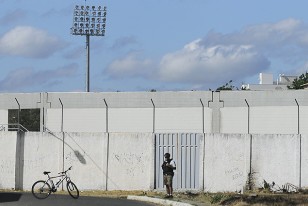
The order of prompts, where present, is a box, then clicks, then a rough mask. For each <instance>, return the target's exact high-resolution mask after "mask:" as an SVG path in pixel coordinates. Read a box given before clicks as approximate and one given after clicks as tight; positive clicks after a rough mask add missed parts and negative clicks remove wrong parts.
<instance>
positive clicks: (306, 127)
mask: <svg viewBox="0 0 308 206" xmlns="http://www.w3.org/2000/svg"><path fill="white" fill-rule="evenodd" d="M307 122H308V107H307V106H303V107H300V108H299V131H300V132H299V133H300V134H308V124H307Z"/></svg>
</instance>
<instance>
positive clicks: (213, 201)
mask: <svg viewBox="0 0 308 206" xmlns="http://www.w3.org/2000/svg"><path fill="white" fill-rule="evenodd" d="M1 191H2V192H13V191H8V190H0V192H1ZM15 192H18V191H15ZM28 192H30V191H28ZM57 193H59V194H67V192H66V191H59V192H57ZM80 195H81V196H98V197H113V198H127V196H128V195H135V196H148V197H154V198H164V196H165V193H164V192H157V191H81V192H80ZM173 200H174V201H179V202H186V203H190V204H192V205H196V206H201V205H202V206H218V205H226V206H227V205H228V206H247V205H253V206H261V205H262V206H269V205H271V206H293V205H307V206H308V193H279V194H274V193H263V192H261V193H249V194H235V193H214V194H212V193H190V192H181V193H179V192H175V193H174V198H173Z"/></svg>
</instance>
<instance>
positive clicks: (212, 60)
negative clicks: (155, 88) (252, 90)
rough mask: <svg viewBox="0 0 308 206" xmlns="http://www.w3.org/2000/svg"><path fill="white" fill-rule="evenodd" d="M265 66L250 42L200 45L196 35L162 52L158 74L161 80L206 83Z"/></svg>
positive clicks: (256, 70) (243, 74)
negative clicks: (246, 43)
mask: <svg viewBox="0 0 308 206" xmlns="http://www.w3.org/2000/svg"><path fill="white" fill-rule="evenodd" d="M268 66H269V62H268V60H267V59H266V58H265V57H263V56H262V55H261V54H259V53H258V52H257V51H256V50H255V49H254V48H253V46H252V45H215V46H212V47H204V46H203V45H202V41H201V39H199V40H196V41H194V42H192V43H190V44H187V45H186V46H185V47H184V48H183V49H182V50H180V51H177V52H174V53H170V54H167V55H165V56H164V57H163V58H162V60H161V63H160V70H159V77H160V79H161V80H164V81H171V82H189V83H204V84H206V83H215V82H221V81H228V80H230V79H235V78H238V77H239V76H240V77H241V78H242V77H244V76H247V75H250V74H253V73H255V72H258V71H260V70H261V69H266V68H267V67H268Z"/></svg>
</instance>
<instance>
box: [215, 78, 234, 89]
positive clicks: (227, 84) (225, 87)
mask: <svg viewBox="0 0 308 206" xmlns="http://www.w3.org/2000/svg"><path fill="white" fill-rule="evenodd" d="M234 88H235V87H234V86H233V85H232V80H230V81H229V82H227V83H226V84H224V85H222V86H220V87H218V88H217V89H216V91H221V90H233V89H234Z"/></svg>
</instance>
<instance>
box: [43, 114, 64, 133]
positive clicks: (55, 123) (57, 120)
mask: <svg viewBox="0 0 308 206" xmlns="http://www.w3.org/2000/svg"><path fill="white" fill-rule="evenodd" d="M61 125H62V109H47V111H46V123H45V126H46V127H47V129H48V130H50V131H52V132H61Z"/></svg>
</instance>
